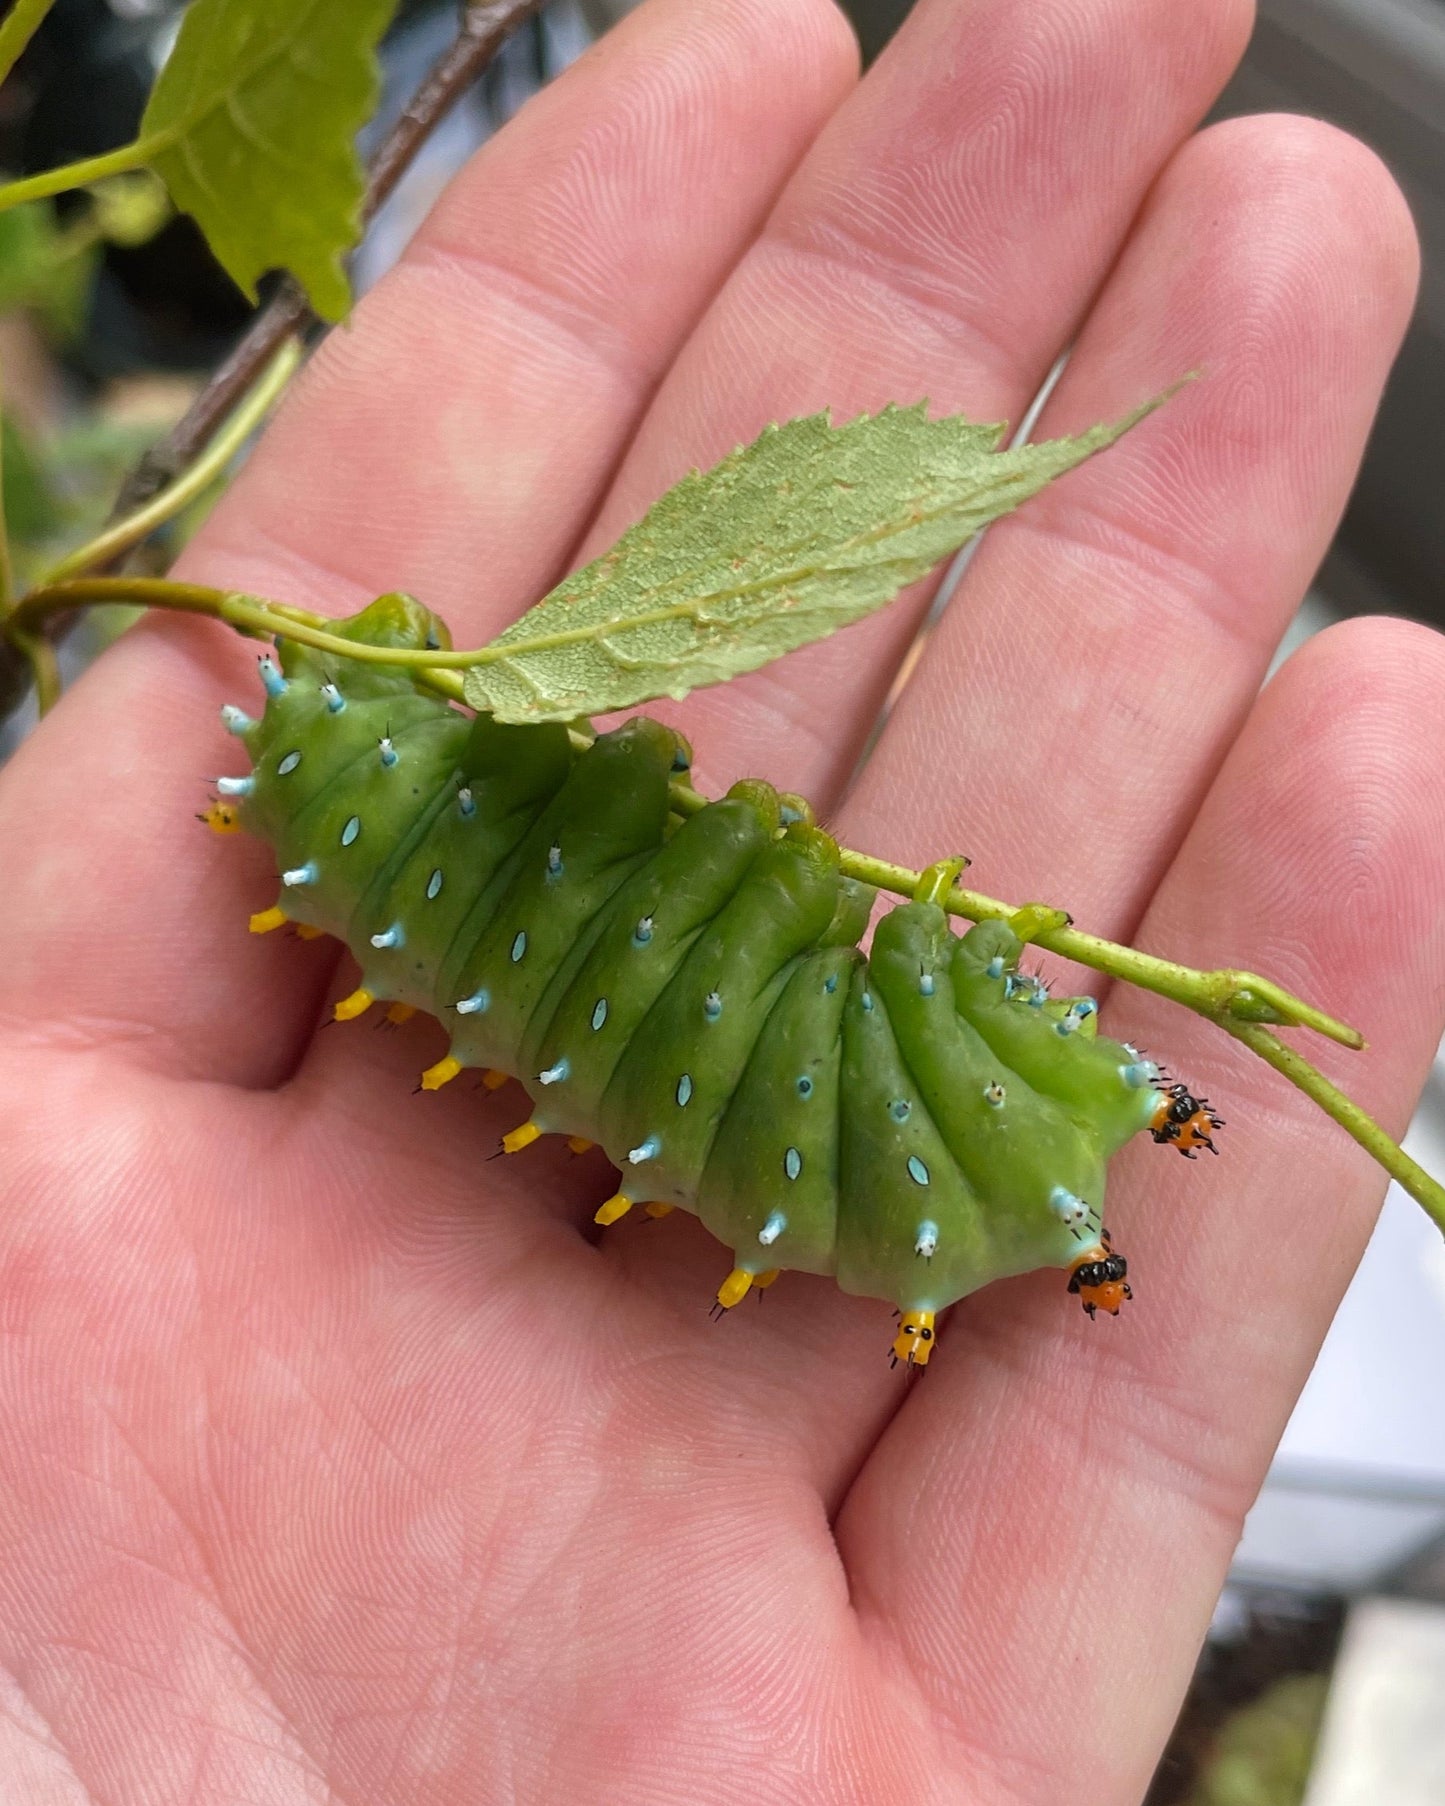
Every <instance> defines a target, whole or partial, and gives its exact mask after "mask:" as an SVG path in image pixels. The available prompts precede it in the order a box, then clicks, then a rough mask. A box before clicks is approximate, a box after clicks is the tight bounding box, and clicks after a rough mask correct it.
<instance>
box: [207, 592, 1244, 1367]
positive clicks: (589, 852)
mask: <svg viewBox="0 0 1445 1806" xmlns="http://www.w3.org/2000/svg"><path fill="white" fill-rule="evenodd" d="M336 631H337V632H338V633H340V634H341V635H342V636H343V637H346V638H349V639H353V640H357V641H363V642H366V643H368V644H370V645H374V646H385V647H396V648H403V647H404V648H422V647H433V648H434V647H436V646H438V645H442V644H447V643H449V641H448V640H447V636H446V632H445V629H444V628H443V626H442V624H441V623H440V621H438V620H437V618H436V617H435V616H434V615H432V614H430V613H429V612H428V611H426V610H425V609H423V608H421V607H420V605H419V604H417V603H416V602H414V601H412V600H411V599H410V598H409V597H405V596H385V597H382V598H381V599H380V600H379V601H377V602H374V603H372V604H371V605H370V606H369V607H368V608H365V609H363V610H362V611H361V613H360V614H358V615H356V616H354V617H353V618H352V619H350V620H349V621H346V622H343V623H339V624H338V626H337V629H336ZM280 660H281V662H280V665H279V667H278V665H277V664H276V663H275V662H273V661H272V660H271V659H270V658H269V657H268V658H265V659H263V660H262V662H261V675H262V678H263V680H264V683H265V687H266V691H267V701H266V708H265V712H264V715H263V717H262V718H261V719H260V720H259V721H255V720H251V719H250V718H249V717H247V716H246V715H244V714H243V713H242V712H241V711H240V710H239V709H236V708H234V707H231V706H229V705H228V706H227V708H226V709H225V710H223V717H224V719H225V721H226V724H227V726H228V727H229V728H230V729H231V730H232V731H233V732H234V733H236V734H238V735H239V736H240V737H241V739H242V740H243V741H244V743H245V745H246V747H247V750H248V751H249V753H250V755H251V758H252V761H253V767H254V769H253V770H252V772H251V773H250V774H249V775H247V776H245V777H239V778H223V779H221V780H219V781H218V790H219V792H220V795H219V797H218V799H217V800H216V801H215V802H214V803H213V805H212V807H211V809H210V810H208V811H207V814H206V816H205V819H206V820H208V821H209V822H210V823H211V825H212V826H213V827H215V828H217V829H218V830H221V831H228V830H230V829H231V828H233V827H244V828H246V829H248V830H250V831H251V832H253V833H255V834H258V835H260V836H262V837H263V838H265V839H266V840H268V841H269V842H270V843H271V844H272V846H273V847H274V848H275V849H276V853H277V857H278V862H279V864H280V867H281V871H282V894H281V901H280V902H279V904H278V905H277V906H276V907H274V908H273V909H269V910H266V911H264V912H262V913H261V914H260V915H258V916H255V917H253V918H252V927H253V929H255V930H256V931H258V932H261V931H264V930H266V929H268V928H273V927H278V926H280V925H281V924H282V923H284V922H293V923H296V924H298V925H299V926H300V927H301V928H302V930H303V932H319V931H325V932H328V933H331V934H334V935H337V936H338V937H340V938H341V939H342V940H344V941H345V942H346V943H347V945H348V946H349V947H350V948H351V950H352V952H353V953H354V954H355V956H356V957H357V959H358V961H359V962H360V964H361V968H362V984H361V987H360V989H359V990H357V991H356V992H354V993H353V995H352V996H351V997H349V998H347V999H345V1000H343V1002H342V1003H340V1004H338V1005H337V1007H336V1013H337V1015H338V1017H340V1018H342V1019H346V1018H349V1017H352V1016H356V1015H359V1014H361V1013H362V1012H363V1011H364V1010H365V1009H367V1008H368V1007H370V1005H371V1004H372V1003H373V1002H376V1001H385V1002H389V1003H390V1004H391V1006H392V1010H393V1013H394V1015H396V1016H398V1017H399V1016H400V1015H402V1014H404V1013H409V1012H410V1011H411V1010H412V1009H428V1010H431V1011H433V1012H434V1013H435V1014H436V1015H437V1016H438V1017H440V1019H441V1020H442V1021H443V1022H445V1023H447V1024H448V1025H449V1026H450V1028H451V1033H452V1044H451V1050H450V1052H449V1054H448V1055H447V1057H446V1059H444V1060H442V1061H441V1062H439V1063H438V1064H437V1065H436V1066H434V1067H432V1068H431V1069H430V1070H429V1071H428V1072H427V1073H426V1074H424V1075H423V1081H422V1082H423V1085H424V1087H425V1088H426V1089H429V1090H431V1089H435V1088H436V1087H437V1086H439V1085H441V1084H444V1083H445V1082H446V1081H447V1080H448V1079H450V1078H451V1077H453V1076H455V1074H456V1073H457V1072H459V1071H461V1070H462V1069H463V1068H465V1067H477V1068H482V1069H483V1070H484V1071H485V1072H486V1073H487V1075H488V1079H489V1082H498V1083H499V1082H501V1081H502V1080H503V1079H504V1077H505V1076H506V1075H509V1074H520V1075H521V1077H522V1083H523V1084H524V1085H525V1087H526V1089H527V1090H528V1092H529V1094H530V1095H531V1097H532V1099H533V1102H534V1114H533V1116H532V1118H531V1119H530V1120H529V1121H528V1122H527V1123H525V1124H524V1125H523V1126H522V1127H521V1128H520V1129H517V1130H514V1131H513V1132H512V1133H511V1134H509V1135H508V1136H506V1137H504V1140H503V1146H504V1148H505V1150H506V1151H507V1152H509V1153H511V1152H516V1151H518V1150H519V1149H520V1148H522V1147H525V1146H526V1145H527V1144H528V1143H529V1142H530V1141H532V1140H535V1139H536V1137H537V1136H538V1135H541V1134H544V1133H553V1132H555V1133H561V1134H565V1135H568V1136H570V1137H571V1138H572V1139H573V1145H574V1146H578V1147H580V1146H583V1145H585V1144H586V1143H589V1142H597V1143H600V1144H601V1146H602V1147H603V1148H604V1149H605V1151H606V1152H607V1154H608V1155H609V1157H610V1158H611V1159H612V1160H613V1161H614V1162H615V1163H616V1164H617V1166H618V1167H619V1168H620V1170H621V1172H622V1174H623V1179H622V1182H621V1185H620V1187H619V1190H618V1192H617V1194H616V1196H615V1197H613V1198H610V1199H609V1200H608V1201H607V1202H606V1203H605V1204H604V1205H603V1206H602V1207H601V1209H600V1210H599V1211H598V1213H597V1220H598V1221H599V1222H601V1223H604V1224H605V1223H609V1222H613V1221H615V1220H617V1218H619V1217H620V1216H622V1215H623V1214H624V1213H625V1212H626V1211H627V1210H628V1209H630V1208H631V1207H632V1205H633V1204H635V1203H646V1204H647V1206H648V1208H649V1210H651V1211H652V1212H653V1213H654V1214H663V1213H664V1212H665V1211H666V1210H667V1209H670V1208H672V1207H674V1206H678V1205H680V1206H682V1207H683V1208H685V1209H688V1210H691V1211H693V1212H695V1213H696V1214H697V1216H699V1217H700V1218H701V1220H702V1221H703V1223H704V1224H705V1225H706V1226H707V1228H708V1229H709V1230H710V1231H711V1232H712V1233H713V1234H714V1235H715V1236H717V1237H718V1239H719V1240H720V1241H722V1242H724V1243H725V1244H726V1245H727V1246H729V1247H730V1248H731V1249H732V1250H733V1269H732V1271H731V1273H730V1274H729V1275H728V1277H727V1279H726V1280H725V1281H724V1282H723V1284H722V1286H721V1288H720V1289H719V1291H718V1294H717V1306H719V1307H721V1308H722V1309H726V1308H728V1307H730V1306H731V1305H734V1304H736V1303H737V1302H738V1301H739V1300H740V1299H741V1298H742V1297H744V1296H745V1295H746V1293H747V1292H748V1290H749V1288H750V1287H752V1286H760V1285H767V1284H769V1283H770V1282H771V1281H772V1280H773V1279H774V1278H775V1277H776V1276H777V1273H778V1272H779V1271H780V1270H782V1269H785V1268H794V1269H798V1270H800V1271H803V1272H808V1273H827V1274H832V1275H834V1276H835V1277H836V1279H837V1281H838V1284H839V1285H840V1286H842V1287H843V1289H844V1290H845V1291H848V1292H853V1293H858V1294H861V1295H864V1296H867V1297H878V1298H883V1299H887V1300H889V1301H891V1302H892V1303H894V1304H895V1305H896V1306H897V1307H898V1309H899V1312H900V1315H901V1327H900V1329H899V1332H898V1336H897V1339H896V1341H895V1342H894V1356H895V1359H902V1360H905V1361H907V1362H909V1363H911V1364H914V1365H922V1364H924V1363H926V1362H927V1360H928V1357H929V1354H930V1353H931V1351H932V1346H933V1341H934V1334H935V1322H936V1317H937V1314H938V1312H939V1311H941V1310H943V1309H944V1308H945V1306H947V1305H949V1304H951V1303H953V1302H954V1301H955V1300H956V1299H959V1298H961V1297H963V1296H964V1295H965V1294H966V1293H969V1292H972V1291H974V1290H976V1289H977V1288H978V1287H980V1286H983V1285H986V1284H987V1283H988V1282H989V1281H990V1280H993V1279H997V1278H1001V1277H1003V1276H1004V1275H1006V1274H1011V1273H1020V1272H1025V1271H1028V1270H1030V1269H1032V1268H1035V1267H1058V1268H1063V1269H1065V1270H1067V1271H1068V1273H1069V1275H1070V1280H1069V1288H1070V1290H1071V1291H1074V1292H1076V1293H1078V1294H1079V1295H1080V1296H1081V1298H1082V1300H1083V1304H1084V1308H1085V1309H1086V1310H1087V1311H1088V1312H1089V1314H1090V1315H1091V1316H1092V1315H1093V1314H1094V1312H1095V1311H1096V1310H1098V1309H1104V1310H1106V1311H1109V1312H1111V1313H1117V1311H1118V1309H1119V1306H1120V1304H1121V1303H1122V1301H1123V1300H1124V1299H1125V1298H1127V1297H1129V1296H1131V1293H1130V1289H1129V1285H1128V1281H1127V1277H1126V1274H1127V1266H1126V1263H1125V1261H1124V1259H1123V1257H1122V1256H1121V1255H1118V1254H1116V1253H1115V1252H1114V1251H1113V1249H1112V1246H1111V1244H1110V1240H1109V1236H1108V1233H1107V1231H1106V1230H1105V1228H1104V1226H1103V1221H1102V1217H1101V1214H1100V1213H1101V1210H1102V1206H1103V1196H1104V1171H1105V1166H1106V1163H1107V1161H1108V1158H1109V1156H1110V1155H1111V1154H1112V1153H1113V1152H1114V1151H1115V1149H1117V1148H1118V1147H1119V1146H1120V1145H1121V1144H1122V1143H1124V1142H1125V1141H1127V1140H1128V1139H1129V1138H1130V1137H1131V1136H1133V1135H1135V1134H1137V1133H1138V1132H1139V1131H1141V1130H1149V1131H1151V1132H1152V1133H1153V1135H1154V1137H1155V1139H1156V1140H1158V1141H1161V1142H1166V1143H1170V1144H1172V1145H1174V1146H1175V1147H1178V1148H1179V1149H1180V1151H1181V1152H1183V1153H1185V1154H1189V1155H1192V1154H1193V1153H1194V1151H1195V1149H1196V1148H1198V1147H1199V1146H1207V1147H1210V1148H1212V1147H1213V1145H1214V1144H1213V1141H1212V1139H1211V1131H1212V1130H1213V1129H1214V1128H1217V1127H1219V1126H1220V1124H1219V1120H1218V1118H1217V1117H1215V1116H1214V1115H1213V1113H1212V1112H1211V1111H1210V1109H1209V1106H1208V1103H1207V1101H1205V1100H1201V1099H1196V1098H1194V1097H1192V1096H1190V1094H1189V1093H1188V1091H1187V1090H1186V1089H1185V1088H1184V1087H1183V1086H1182V1085H1173V1086H1166V1085H1165V1084H1164V1082H1163V1079H1162V1077H1161V1075H1160V1072H1159V1069H1158V1068H1157V1067H1156V1066H1155V1065H1154V1064H1153V1063H1152V1062H1150V1061H1148V1060H1145V1059H1143V1058H1141V1057H1140V1055H1139V1054H1138V1052H1137V1051H1136V1050H1135V1049H1133V1048H1131V1047H1129V1046H1127V1045H1126V1044H1122V1043H1119V1042H1116V1041H1111V1040H1108V1039H1107V1038H1106V1037H1104V1036H1103V1035H1101V1034H1099V1033H1098V1032H1097V1014H1096V1008H1095V1005H1094V1002H1093V1000H1092V999H1091V998H1086V997H1077V998H1067V999H1052V998H1050V997H1049V996H1048V994H1047V992H1046V991H1045V989H1044V987H1043V985H1042V984H1041V983H1040V982H1039V981H1038V980H1037V979H1034V978H1030V977H1026V976H1024V975H1022V974H1020V972H1019V969H1018V962H1019V956H1020V953H1021V951H1022V942H1021V941H1020V939H1019V938H1018V935H1017V934H1016V933H1015V932H1014V930H1013V928H1011V927H1010V926H1009V925H1008V924H1007V923H1004V922H999V921H990V922H983V923H980V924H978V925H977V926H976V927H974V928H972V929H971V930H970V931H969V932H968V933H967V934H964V935H962V936H958V935H955V934H954V933H953V932H952V930H951V928H950V926H949V922H948V917H947V915H946V914H945V912H944V910H943V909H942V908H941V907H940V906H939V903H938V901H937V900H936V898H937V897H940V896H941V895H942V894H943V892H944V891H945V890H946V889H947V887H948V885H949V884H951V882H952V880H953V878H954V876H955V875H956V872H957V869H958V864H959V863H960V862H951V863H946V864H944V865H940V866H938V867H935V868H933V869H932V871H931V872H930V873H928V874H925V879H924V884H923V886H922V888H921V891H920V895H919V896H918V898H916V899H915V900H914V901H912V902H909V903H904V904H902V905H900V906H899V907H897V908H894V909H893V910H891V911H890V912H889V913H887V914H886V915H884V916H883V917H882V919H881V920H880V921H879V923H878V925H877V928H876V930H875V932H874V937H873V942H872V947H871V951H870V952H869V954H867V955H866V956H865V955H864V954H863V953H862V952H861V951H860V950H859V948H858V945H857V943H858V941H859V939H860V938H861V936H862V935H863V933H864V931H865V930H866V927H867V924H868V920H869V916H870V912H871V906H872V903H873V901H874V893H873V892H872V890H871V889H870V888H869V887H868V886H866V885H862V884H859V883H857V882H855V881H852V880H850V879H846V878H844V877H842V876H841V875H840V872H839V867H838V849H837V846H836V845H835V843H834V842H833V841H832V840H831V839H830V838H829V836H828V835H827V834H825V833H823V832H822V831H821V830H820V829H819V828H817V827H816V826H815V825H813V823H812V822H811V820H810V819H808V814H809V812H808V811H807V808H806V805H805V804H802V803H801V802H800V801H799V800H798V799H791V798H787V797H780V796H779V794H778V793H777V792H776V791H774V790H773V789H772V788H771V786H769V785H766V784H762V783H755V782H744V783H741V784H737V785H735V786H734V787H733V789H732V790H731V791H730V792H729V793H728V795H727V796H726V797H725V798H723V799H722V800H721V801H718V802H715V803H710V804H708V805H707V806H706V807H704V808H702V809H701V810H699V811H698V812H697V813H696V814H693V815H690V816H688V817H686V818H685V819H682V820H679V819H678V817H677V816H676V815H674V814H672V813H671V811H670V807H669V785H670V783H671V781H672V779H673V777H674V776H675V774H676V773H677V772H678V771H680V770H686V769H687V767H688V765H689V764H690V754H689V752H688V749H687V747H686V744H685V742H684V741H682V739H681V738H680V737H679V736H678V735H677V734H676V733H674V732H673V731H672V730H671V729H669V728H666V727H663V726H662V725H661V724H660V723H658V722H655V721H652V720H650V719H648V718H647V717H645V716H638V717H634V718H633V719H632V720H630V721H628V722H627V723H625V725H623V726H622V727H620V728H618V729H617V730H616V731H615V732H612V733H608V734H603V735H601V736H600V737H598V738H597V739H596V740H595V741H594V742H593V743H592V744H591V745H590V746H589V747H588V748H587V749H586V750H581V751H579V750H578V749H577V747H576V746H575V744H574V738H573V736H572V735H571V733H570V732H569V730H568V729H567V728H566V727H564V726H561V725H555V724H554V725H539V726H528V727H513V726H504V725H501V724H499V723H497V722H495V721H494V720H492V718H491V717H490V716H487V715H477V716H475V717H472V716H467V715H463V714H462V713H460V712H459V711H458V710H456V709H454V708H453V707H451V706H450V705H449V704H448V703H446V702H445V701H443V700H441V699H440V698H438V697H436V696H434V695H431V694H429V693H428V692H426V691H425V690H423V689H421V688H419V687H418V685H417V683H416V682H415V680H414V679H413V678H412V677H411V676H410V675H409V674H408V673H407V672H406V671H405V670H404V669H402V668H401V667H395V666H393V667H388V666H386V665H383V664H376V663H359V662H358V663H347V661H345V660H339V659H336V658H334V657H329V656H326V655H322V654H319V653H316V652H313V651H309V650H307V649H306V648H303V647H299V646H296V645H294V644H291V643H286V644H284V645H283V647H282V649H281V652H280ZM343 667H344V668H343Z"/></svg>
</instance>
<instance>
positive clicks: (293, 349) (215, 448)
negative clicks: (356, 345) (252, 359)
mask: <svg viewBox="0 0 1445 1806" xmlns="http://www.w3.org/2000/svg"><path fill="white" fill-rule="evenodd" d="M300 362H301V346H300V343H299V342H298V341H297V340H296V339H288V340H286V341H285V343H283V344H282V346H281V348H280V350H279V351H277V352H276V353H275V354H274V355H273V357H272V359H271V362H270V363H269V364H268V365H267V366H266V368H265V369H264V370H263V371H262V372H261V376H260V379H259V380H258V381H257V382H255V383H254V384H253V385H252V387H251V389H250V390H249V391H248V393H247V394H246V395H244V396H243V397H242V399H241V402H240V405H239V406H238V407H237V408H236V409H235V411H234V412H233V413H232V414H231V416H230V418H229V419H228V420H226V421H225V422H224V423H223V425H222V426H221V429H220V431H219V432H218V433H217V434H216V436H215V437H214V438H213V439H212V440H211V442H210V444H209V445H208V446H207V447H206V448H205V450H204V451H203V452H202V453H201V454H200V456H199V457H197V458H195V459H194V460H193V461H192V462H191V463H190V464H189V465H188V466H187V467H186V469H185V470H184V471H183V472H182V473H181V475H180V476H179V477H177V478H176V480H175V482H174V483H172V484H171V485H170V486H169V487H168V488H166V489H162V490H161V491H160V493H159V494H158V495H155V496H153V497H152V498H151V499H150V501H148V502H147V503H145V505H144V506H143V507H140V508H137V509H136V510H135V512H134V513H133V514H128V515H126V516H125V518H124V519H122V520H118V521H116V522H114V523H113V524H112V525H111V526H109V527H107V528H106V529H105V531H104V532H102V533H99V534H97V536H96V537H95V538H94V539H92V540H91V541H90V542H89V544H87V545H83V546H77V548H76V549H75V551H73V552H70V553H68V554H67V555H66V556H65V557H64V558H62V559H61V560H60V562H59V564H57V565H56V566H55V567H54V568H53V569H52V570H51V571H50V572H48V573H47V575H46V578H45V582H46V584H47V585H48V584H52V583H61V582H64V581H65V580H66V579H67V578H72V577H79V576H82V575H84V574H85V573H86V572H87V571H92V570H104V569H105V567H106V566H107V565H110V564H113V563H114V562H115V561H116V560H117V559H118V558H121V557H123V556H124V555H125V553H127V552H128V551H130V550H131V548H132V547H133V546H138V545H139V544H140V543H141V541H142V540H143V539H146V538H148V537H149V535H150V534H152V533H153V532H155V530H156V528H157V527H160V526H163V525H164V524H165V523H166V522H167V521H168V520H173V519H174V518H175V516H176V515H178V514H179V513H180V512H181V510H182V509H184V508H188V507H189V506H190V504H191V503H192V502H193V501H195V500H196V499H197V497H198V496H202V495H204V494H205V492H206V490H207V489H209V488H210V486H211V484H212V483H214V482H217V481H218V480H219V479H220V478H222V477H224V476H225V474H226V470H227V468H228V467H229V465H230V463H231V460H232V459H233V458H234V457H235V456H236V454H237V453H238V452H239V451H240V450H241V448H242V447H243V446H244V445H245V443H246V441H247V440H248V439H249V438H250V437H251V435H252V433H254V432H255V430H256V429H257V427H258V426H260V425H261V423H262V421H264V420H265V418H266V416H267V415H268V414H269V413H270V412H271V409H272V408H273V407H274V406H275V405H276V403H277V401H278V400H279V399H280V398H281V395H282V392H283V391H284V390H285V388H286V385H287V384H288V383H289V382H290V380H291V378H292V376H293V375H294V374H295V372H296V369H297V366H298V365H299V364H300Z"/></svg>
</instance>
